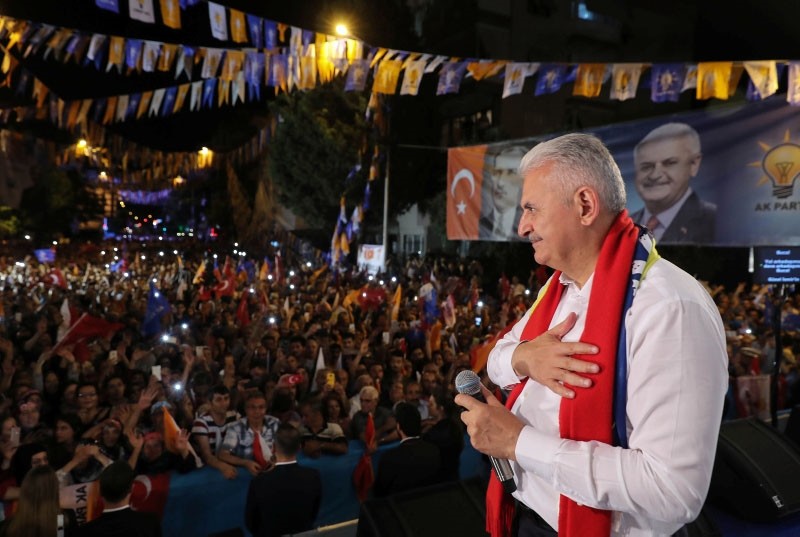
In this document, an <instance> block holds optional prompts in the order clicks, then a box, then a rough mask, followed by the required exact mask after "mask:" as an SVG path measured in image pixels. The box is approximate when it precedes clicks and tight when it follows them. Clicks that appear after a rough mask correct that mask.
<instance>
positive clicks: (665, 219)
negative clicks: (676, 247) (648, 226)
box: [641, 187, 692, 231]
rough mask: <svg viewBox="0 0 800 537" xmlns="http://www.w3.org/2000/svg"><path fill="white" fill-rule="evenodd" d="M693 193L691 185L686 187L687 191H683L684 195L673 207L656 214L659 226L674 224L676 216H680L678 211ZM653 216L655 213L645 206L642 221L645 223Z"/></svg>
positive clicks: (666, 226) (665, 227)
mask: <svg viewBox="0 0 800 537" xmlns="http://www.w3.org/2000/svg"><path fill="white" fill-rule="evenodd" d="M691 195H692V189H691V187H690V188H687V189H686V192H684V193H683V196H681V199H679V200H678V202H677V203H674V204H673V205H672V207H670V208H669V209H667V210H666V211H663V212H660V213H658V214H657V215H655V216H656V217H657V218H658V227H659V228H663V229H667V228H668V227H669V226H670V224H672V221H673V220H675V217H676V216H678V211H680V210H681V207H683V204H684V203H686V200H687V199H689V196H691ZM651 216H653V213H651V212H650V211H648V210H647V207H645V209H644V214H642V222H641V223H642V224H644V223H645V222H647V221H648V220H650V217H651ZM651 231H652V230H651Z"/></svg>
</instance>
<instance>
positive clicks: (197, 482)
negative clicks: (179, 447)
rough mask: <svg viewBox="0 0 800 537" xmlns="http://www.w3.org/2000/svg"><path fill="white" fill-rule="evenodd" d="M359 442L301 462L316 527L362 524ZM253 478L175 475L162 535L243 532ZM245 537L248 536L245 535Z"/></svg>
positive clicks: (753, 536) (780, 528) (469, 463)
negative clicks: (312, 495) (316, 492)
mask: <svg viewBox="0 0 800 537" xmlns="http://www.w3.org/2000/svg"><path fill="white" fill-rule="evenodd" d="M396 445H397V444H396V443H395V444H388V445H385V446H381V447H380V448H379V449H378V451H377V452H376V453H375V454H374V455H373V456H372V462H373V468H376V469H377V464H378V461H379V460H380V457H381V455H382V454H383V453H384V452H386V450H388V449H391V448H392V447H394V446H396ZM363 452H364V450H363V445H362V443H361V442H359V441H352V442H350V445H349V449H348V452H347V453H346V454H345V455H340V456H333V455H323V456H322V457H320V458H319V459H310V458H307V457H304V456H302V455H301V456H300V457H299V458H298V461H299V463H300V464H302V465H304V466H308V467H311V468H316V469H318V470H319V471H320V474H321V476H322V504H321V506H320V511H319V515H318V516H317V520H316V521H315V523H314V526H315V527H319V526H328V525H332V524H337V523H340V522H345V521H348V520H353V519H356V518H358V515H359V508H360V504H359V501H358V498H357V497H356V491H355V488H354V486H353V479H352V477H353V471H354V470H355V467H356V464H357V463H358V460H359V459H360V458H361V455H362V454H363ZM460 462H461V466H460V477H461V478H462V479H468V478H470V477H474V476H484V477H485V476H486V475H487V474H488V471H489V468H488V465H487V463H486V462H485V461H484V460H483V459H482V458H481V454H480V453H478V452H477V451H476V450H475V449H474V448H473V447H472V445H471V444H470V443H469V438H468V437H466V436H465V445H464V451H463V452H462V453H461V461H460ZM250 479H251V476H250V474H249V473H248V472H247V471H245V470H243V469H240V470H239V473H238V475H237V477H236V479H232V480H227V479H224V478H223V477H222V475H221V474H220V473H219V472H218V471H217V470H214V469H213V468H208V467H205V468H201V469H199V470H196V471H194V472H190V473H188V474H183V475H181V474H177V473H173V475H172V477H171V480H170V483H169V489H168V494H167V501H166V506H165V508H164V516H163V519H162V529H163V532H164V535H195V536H198V537H202V536H206V535H209V534H212V533H215V532H222V531H225V530H229V529H232V528H242V529H243V530H244V505H245V500H246V498H247V488H248V485H249V483H250ZM707 510H708V514H709V515H710V517H711V519H712V520H713V521H714V523H715V524H716V525H717V529H718V530H719V531H720V534H721V535H722V536H724V537H761V536H763V535H770V536H772V537H796V536H797V535H800V515H795V516H791V517H787V518H786V519H782V520H780V521H778V522H774V523H771V524H765V523H756V522H748V521H745V520H742V519H740V518H737V517H735V516H733V515H732V514H730V513H726V512H723V511H721V510H720V509H718V508H715V507H712V506H707ZM244 533H245V535H248V536H249V533H248V532H247V531H246V530H244Z"/></svg>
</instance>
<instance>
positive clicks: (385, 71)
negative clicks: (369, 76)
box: [372, 60, 403, 95]
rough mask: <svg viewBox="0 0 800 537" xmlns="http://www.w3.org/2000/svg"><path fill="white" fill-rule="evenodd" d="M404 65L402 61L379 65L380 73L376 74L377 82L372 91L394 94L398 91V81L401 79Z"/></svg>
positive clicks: (385, 62) (390, 61)
mask: <svg viewBox="0 0 800 537" xmlns="http://www.w3.org/2000/svg"><path fill="white" fill-rule="evenodd" d="M402 64H403V62H401V61H400V60H384V61H382V62H381V63H380V64H378V71H377V72H376V73H375V80H374V81H373V83H372V91H373V92H375V93H387V94H390V95H391V94H393V93H394V92H395V91H396V89H397V81H398V79H399V78H400V67H401V65H402Z"/></svg>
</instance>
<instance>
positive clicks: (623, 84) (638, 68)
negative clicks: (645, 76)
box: [611, 63, 642, 101]
mask: <svg viewBox="0 0 800 537" xmlns="http://www.w3.org/2000/svg"><path fill="white" fill-rule="evenodd" d="M641 75H642V64H641V63H615V64H614V65H613V67H612V68H611V98H612V99H616V100H618V101H626V100H628V99H633V98H634V97H636V89H637V88H638V87H639V77H641Z"/></svg>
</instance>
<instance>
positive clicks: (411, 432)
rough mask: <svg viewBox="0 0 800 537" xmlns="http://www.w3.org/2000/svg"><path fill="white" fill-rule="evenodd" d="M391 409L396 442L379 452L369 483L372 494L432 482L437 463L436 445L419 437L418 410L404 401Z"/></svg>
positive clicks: (386, 493)
mask: <svg viewBox="0 0 800 537" xmlns="http://www.w3.org/2000/svg"><path fill="white" fill-rule="evenodd" d="M394 413H395V417H396V419H397V432H398V433H399V434H400V445H399V446H397V447H396V448H393V449H390V450H389V451H387V452H386V453H384V454H383V455H382V456H381V459H380V462H379V463H378V472H377V475H376V476H375V484H374V485H373V487H372V493H373V495H374V496H375V497H382V496H389V495H391V494H395V493H397V492H402V491H404V490H409V489H414V488H418V487H425V486H428V485H432V484H434V483H435V482H436V479H437V476H438V474H439V471H440V467H441V459H440V457H439V448H437V447H436V446H435V445H433V444H431V443H430V442H428V441H426V440H422V439H421V438H420V437H419V435H420V431H421V428H422V427H421V421H422V420H421V419H420V415H419V410H417V409H416V408H415V407H414V406H413V405H410V404H408V403H399V404H398V405H397V407H395V411H394Z"/></svg>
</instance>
